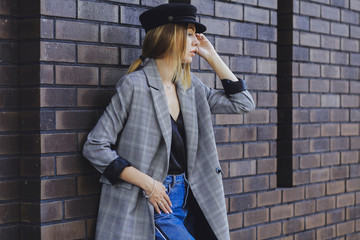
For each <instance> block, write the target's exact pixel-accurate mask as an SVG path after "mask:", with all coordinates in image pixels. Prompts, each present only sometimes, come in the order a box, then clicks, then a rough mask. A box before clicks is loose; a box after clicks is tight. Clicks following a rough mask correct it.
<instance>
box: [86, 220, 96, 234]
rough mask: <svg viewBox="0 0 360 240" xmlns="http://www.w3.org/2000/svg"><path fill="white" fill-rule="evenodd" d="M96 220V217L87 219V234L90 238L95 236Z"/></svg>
mask: <svg viewBox="0 0 360 240" xmlns="http://www.w3.org/2000/svg"><path fill="white" fill-rule="evenodd" d="M96 220H97V219H96V218H92V219H88V220H87V221H86V229H87V236H88V237H89V238H94V237H95V229H96Z"/></svg>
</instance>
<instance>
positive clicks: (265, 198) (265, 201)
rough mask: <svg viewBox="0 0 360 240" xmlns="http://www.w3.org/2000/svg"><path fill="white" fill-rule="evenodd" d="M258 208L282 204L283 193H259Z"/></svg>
mask: <svg viewBox="0 0 360 240" xmlns="http://www.w3.org/2000/svg"><path fill="white" fill-rule="evenodd" d="M257 199H258V207H263V206H269V205H275V204H278V203H280V202H281V191H268V192H261V193H258V196H257Z"/></svg>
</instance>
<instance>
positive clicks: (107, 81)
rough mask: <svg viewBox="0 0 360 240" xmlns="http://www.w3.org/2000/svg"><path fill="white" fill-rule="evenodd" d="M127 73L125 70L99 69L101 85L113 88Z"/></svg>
mask: <svg viewBox="0 0 360 240" xmlns="http://www.w3.org/2000/svg"><path fill="white" fill-rule="evenodd" d="M126 72H127V69H125V68H120V67H117V68H105V67H104V68H101V85H105V86H108V85H110V86H114V85H116V83H117V82H118V81H119V79H120V78H121V77H122V76H124V75H125V74H126Z"/></svg>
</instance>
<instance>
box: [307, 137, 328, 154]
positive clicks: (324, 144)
mask: <svg viewBox="0 0 360 240" xmlns="http://www.w3.org/2000/svg"><path fill="white" fill-rule="evenodd" d="M329 149H330V142H329V139H328V138H318V139H311V140H310V151H311V152H324V151H328V150H329Z"/></svg>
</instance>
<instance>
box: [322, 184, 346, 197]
mask: <svg viewBox="0 0 360 240" xmlns="http://www.w3.org/2000/svg"><path fill="white" fill-rule="evenodd" d="M343 192H345V181H335V182H328V183H326V194H327V195H333V194H338V193H343Z"/></svg>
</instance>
